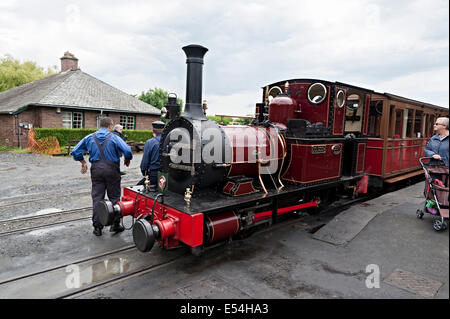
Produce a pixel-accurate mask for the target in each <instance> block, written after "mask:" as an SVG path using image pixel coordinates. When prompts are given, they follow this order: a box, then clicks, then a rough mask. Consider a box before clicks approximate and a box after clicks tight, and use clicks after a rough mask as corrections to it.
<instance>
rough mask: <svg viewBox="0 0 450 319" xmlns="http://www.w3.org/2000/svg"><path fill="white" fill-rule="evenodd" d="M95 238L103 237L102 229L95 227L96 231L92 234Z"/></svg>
mask: <svg viewBox="0 0 450 319" xmlns="http://www.w3.org/2000/svg"><path fill="white" fill-rule="evenodd" d="M92 233H93V234H94V235H95V236H101V235H102V229H101V228H100V227H94V231H93V232H92Z"/></svg>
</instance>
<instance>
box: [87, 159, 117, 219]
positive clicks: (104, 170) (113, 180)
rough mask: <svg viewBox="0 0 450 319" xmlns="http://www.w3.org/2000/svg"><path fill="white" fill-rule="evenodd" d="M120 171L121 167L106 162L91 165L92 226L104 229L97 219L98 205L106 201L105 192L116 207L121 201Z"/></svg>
mask: <svg viewBox="0 0 450 319" xmlns="http://www.w3.org/2000/svg"><path fill="white" fill-rule="evenodd" d="M120 180H121V177H120V169H119V165H113V164H111V163H105V162H104V161H98V162H94V163H92V165H91V181H92V191H91V196H92V205H93V206H92V207H93V209H92V210H93V213H92V225H93V226H94V227H99V228H103V225H102V224H100V222H99V221H98V217H97V211H98V210H97V205H98V203H99V202H100V201H101V200H104V199H105V191H106V193H107V194H108V199H109V201H110V202H111V203H112V204H113V205H115V204H117V202H118V201H119V200H120V195H121V189H120Z"/></svg>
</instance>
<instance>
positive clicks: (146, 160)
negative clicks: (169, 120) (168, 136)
mask: <svg viewBox="0 0 450 319" xmlns="http://www.w3.org/2000/svg"><path fill="white" fill-rule="evenodd" d="M164 125H165V124H164V122H161V121H156V122H153V123H152V131H153V137H152V138H151V139H149V140H147V142H145V145H144V155H142V161H141V172H142V175H144V176H146V175H148V178H149V179H150V184H151V185H156V180H157V178H158V171H159V168H160V162H159V144H160V142H161V133H162V131H163V130H164ZM144 181H145V177H144V178H143V179H142V180H140V181H139V183H138V185H144Z"/></svg>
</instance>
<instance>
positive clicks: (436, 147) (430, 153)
mask: <svg viewBox="0 0 450 319" xmlns="http://www.w3.org/2000/svg"><path fill="white" fill-rule="evenodd" d="M434 131H435V132H436V133H437V134H436V135H434V136H432V137H431V139H430V140H429V141H428V144H427V146H426V148H425V156H426V157H432V158H433V159H434V161H431V162H430V164H439V160H442V161H444V163H445V165H447V167H448V132H449V131H448V117H438V118H437V119H436V123H435V124H434Z"/></svg>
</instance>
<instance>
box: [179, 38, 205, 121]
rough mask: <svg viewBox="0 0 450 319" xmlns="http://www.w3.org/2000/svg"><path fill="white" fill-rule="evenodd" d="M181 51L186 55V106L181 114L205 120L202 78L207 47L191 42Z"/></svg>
mask: <svg viewBox="0 0 450 319" xmlns="http://www.w3.org/2000/svg"><path fill="white" fill-rule="evenodd" d="M183 51H184V53H186V57H187V59H186V64H187V79H186V106H185V108H184V112H183V116H184V117H188V118H192V119H196V120H202V119H205V120H206V117H205V114H204V113H203V108H202V82H203V81H202V79H203V57H204V55H205V54H206V52H207V51H208V49H207V48H205V47H202V46H201V45H196V44H191V45H188V46H185V47H183Z"/></svg>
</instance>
